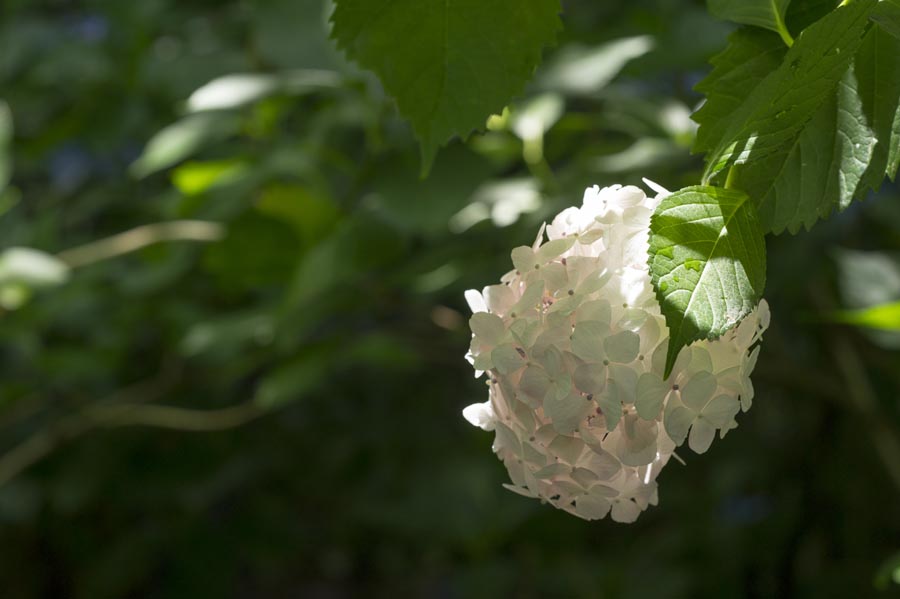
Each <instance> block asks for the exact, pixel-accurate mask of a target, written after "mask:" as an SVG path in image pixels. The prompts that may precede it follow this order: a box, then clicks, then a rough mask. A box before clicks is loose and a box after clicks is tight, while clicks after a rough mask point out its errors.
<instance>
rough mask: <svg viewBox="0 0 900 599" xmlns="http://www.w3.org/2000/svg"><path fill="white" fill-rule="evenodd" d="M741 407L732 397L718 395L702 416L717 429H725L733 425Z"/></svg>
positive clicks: (704, 409) (701, 413)
mask: <svg viewBox="0 0 900 599" xmlns="http://www.w3.org/2000/svg"><path fill="white" fill-rule="evenodd" d="M740 408H741V406H740V404H739V403H738V401H737V399H735V397H734V396H732V395H717V396H716V397H715V398H713V400H712V401H711V402H709V403H708V404H706V407H705V408H703V411H702V412H700V415H701V416H702V417H703V418H705V419H706V420H708V421H709V422H710V423H711V424H712V425H713V426H714V427H716V428H724V427H726V426H728V425H729V424H731V422H732V421H733V420H734V417H735V416H736V415H737V413H738V410H740Z"/></svg>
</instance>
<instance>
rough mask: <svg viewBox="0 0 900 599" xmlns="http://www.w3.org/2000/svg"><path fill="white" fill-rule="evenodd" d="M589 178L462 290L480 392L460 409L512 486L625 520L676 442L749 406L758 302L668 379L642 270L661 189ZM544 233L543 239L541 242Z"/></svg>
mask: <svg viewBox="0 0 900 599" xmlns="http://www.w3.org/2000/svg"><path fill="white" fill-rule="evenodd" d="M647 184H648V186H649V187H650V188H651V189H653V190H654V191H656V192H657V195H656V196H655V197H648V196H647V195H645V194H644V192H643V191H642V190H640V189H639V188H637V187H632V186H627V187H622V186H620V185H613V186H611V187H605V188H603V189H600V188H599V187H597V186H594V187H591V188H589V189H587V190H586V191H585V194H584V200H583V203H582V206H581V207H580V208H575V207H573V208H567V209H566V210H564V211H562V212H561V213H560V214H559V215H557V216H556V218H554V219H553V222H552V223H551V224H550V225H548V226H547V227H546V229H545V228H543V227H542V229H541V232H540V233H539V235H538V239H537V240H536V241H535V243H534V245H532V246H522V247H518V248H516V249H514V250H513V251H512V261H513V265H514V267H515V269H514V270H512V271H511V272H509V273H507V274H506V275H505V276H503V277H502V278H501V282H500V284H498V285H491V286H489V287H486V288H484V290H483V291H482V292H478V291H475V290H469V291H467V292H466V299H467V301H468V303H469V306H470V307H471V309H472V312H473V315H472V318H471V319H470V321H469V324H470V326H471V328H472V343H471V345H470V348H469V352H468V354H467V355H466V357H467V359H468V360H469V361H470V362H471V363H472V365H473V367H474V369H475V372H476V376H481V375H482V374H483V373H487V385H488V389H489V393H488V395H489V397H488V401H487V402H485V403H480V404H474V405H471V406H469V407H468V408H466V409H465V410H464V411H463V415H464V416H465V418H466V419H467V420H468V421H469V422H471V423H472V424H473V425H475V426H478V427H480V428H482V429H484V430H487V431H494V434H495V437H494V445H493V449H494V452H495V453H497V456H498V457H499V458H500V459H501V460H502V461H503V463H504V465H505V466H506V468H507V470H508V472H509V476H510V479H511V481H512V482H511V484H507V485H505V486H506V487H507V488H508V489H510V490H511V491H514V492H516V493H519V494H521V495H525V496H527V497H534V498H539V499H541V500H543V501H546V502H549V503H551V504H552V505H554V506H556V507H558V508H560V509H563V510H565V511H567V512H570V513H572V514H574V515H576V516H579V517H581V518H584V519H586V520H595V519H599V518H603V517H605V516H606V515H607V514H609V515H611V517H612V519H613V520H616V521H618V522H633V521H634V520H636V519H637V517H638V516H639V515H640V513H641V512H642V511H643V510H645V509H647V506H648V505H656V503H657V489H656V477H657V475H659V472H660V471H661V470H662V468H663V466H665V465H666V463H667V462H668V460H669V458H670V457H671V456H672V455H673V453H674V451H675V448H676V447H677V446H679V445H681V444H682V443H684V442H685V441H687V442H688V446H689V447H690V448H691V449H692V450H694V451H696V452H698V453H703V452H705V451H706V450H707V449H708V448H709V446H710V444H711V443H712V441H713V438H714V437H715V434H716V431H718V432H719V435H720V436H724V435H725V433H726V432H728V431H729V430H731V429H733V428H735V427H736V426H737V422H736V421H735V417H736V416H737V414H738V413H739V412H740V411H741V410H744V411H746V410H747V409H749V407H750V401H751V399H752V397H753V386H752V384H751V383H750V378H749V377H750V373H751V372H752V370H753V366H754V365H755V363H756V356H757V353H758V347H755V346H756V344H757V342H758V341H759V340H760V338H761V335H762V333H763V331H764V330H765V329H766V328H767V327H768V324H769V309H768V306H767V304H766V302H765V301H763V302H761V303H760V305H759V307H758V308H757V309H756V310H754V311H753V312H752V313H751V314H750V315H749V316H748V317H746V318H745V319H744V320H743V321H742V322H741V323H740V324H739V325H738V326H737V327H735V328H734V329H732V330H730V331H728V332H727V333H725V335H723V336H722V337H720V338H719V339H717V340H714V341H700V342H696V343H694V344H692V345H691V346H689V347H686V348H684V349H682V350H681V352H680V354H679V356H678V359H677V361H676V363H675V366H674V368H673V370H672V373H671V375H670V376H669V378H668V379H666V380H663V376H662V375H663V369H664V365H665V357H666V349H667V344H668V329H667V328H666V324H665V319H664V318H663V316H662V315H661V313H660V309H659V305H658V303H657V300H656V297H655V295H654V293H653V288H652V285H651V283H650V272H649V268H648V266H647V252H648V243H649V227H650V216H651V215H652V213H653V210H654V208H655V207H656V205H657V204H658V203H659V201H660V200H661V199H662V198H663V197H665V196H666V195H668V192H667V191H666V190H665V189H663V188H662V187H660V186H658V185H656V184H653V183H651V182H647ZM544 233H546V236H547V240H546V241H545V240H544Z"/></svg>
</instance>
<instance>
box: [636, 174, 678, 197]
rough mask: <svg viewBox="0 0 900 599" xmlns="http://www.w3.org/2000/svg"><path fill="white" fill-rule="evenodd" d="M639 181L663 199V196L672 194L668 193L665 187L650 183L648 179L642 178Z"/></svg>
mask: <svg viewBox="0 0 900 599" xmlns="http://www.w3.org/2000/svg"><path fill="white" fill-rule="evenodd" d="M641 180H642V181H643V182H644V185H646V186H647V187H649V188H650V189H652V190H653V191H655V192H656V193H657V194H658V195H660V196H663V197H665V196H667V195H670V194H671V193H672V192H671V191H669V190H668V189H666V188H665V187H663V186H662V185H660V184H659V183H654V182H653V181H651V180H650V179H647V178H642V179H641Z"/></svg>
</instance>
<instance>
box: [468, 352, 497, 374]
mask: <svg viewBox="0 0 900 599" xmlns="http://www.w3.org/2000/svg"><path fill="white" fill-rule="evenodd" d="M472 366H474V367H475V370H490V369H491V368H493V367H494V362H493V361H492V360H491V352H484V353H482V354H478V355H477V356H475V360H474V362H473V363H472Z"/></svg>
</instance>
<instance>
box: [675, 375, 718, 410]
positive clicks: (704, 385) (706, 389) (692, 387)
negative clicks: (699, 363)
mask: <svg viewBox="0 0 900 599" xmlns="http://www.w3.org/2000/svg"><path fill="white" fill-rule="evenodd" d="M716 387H718V382H717V381H716V376H715V375H714V374H713V373H711V372H706V371H702V372H698V373H697V374H695V375H693V376H692V377H691V379H690V380H689V381H688V382H687V384H686V385H685V386H684V388H683V389H682V390H681V401H682V403H684V405H685V406H687V407H688V408H690V409H691V410H693V411H694V412H700V410H702V409H703V406H705V405H706V404H707V402H709V400H710V399H711V398H712V396H713V393H715V392H716Z"/></svg>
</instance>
